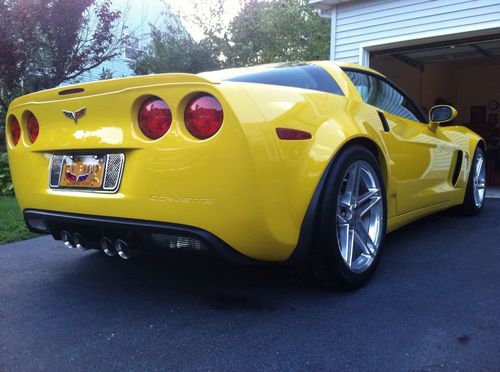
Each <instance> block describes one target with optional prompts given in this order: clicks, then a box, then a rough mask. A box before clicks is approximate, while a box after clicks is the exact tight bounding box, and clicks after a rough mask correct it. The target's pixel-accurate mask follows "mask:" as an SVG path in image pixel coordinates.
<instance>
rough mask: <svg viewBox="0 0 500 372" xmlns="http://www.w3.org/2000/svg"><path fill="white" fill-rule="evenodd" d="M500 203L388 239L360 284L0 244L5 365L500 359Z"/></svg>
mask: <svg viewBox="0 0 500 372" xmlns="http://www.w3.org/2000/svg"><path fill="white" fill-rule="evenodd" d="M499 237H500V200H493V199H489V200H487V205H486V207H485V210H484V213H483V214H482V215H481V216H480V217H477V218H462V217H453V216H449V215H438V216H434V217H430V218H427V219H425V220H422V221H420V222H417V223H415V224H413V225H411V226H408V227H406V228H403V229H401V230H399V231H397V232H395V233H393V234H391V235H390V236H389V237H388V240H387V245H386V250H385V252H384V257H383V259H382V262H381V265H380V268H379V271H378V273H377V275H376V276H375V277H374V280H373V281H372V282H371V283H370V284H369V285H367V286H366V287H364V288H362V289H361V290H358V291H356V292H352V293H338V292H330V291H326V290H321V289H316V288H309V287H307V286H304V285H301V284H300V283H298V282H297V281H296V280H295V279H294V277H293V275H292V274H291V273H290V272H289V270H288V269H284V268H279V267H271V268H270V267H261V268H241V267H234V266H227V265H224V264H221V263H218V262H215V261H213V260H202V259H185V258H178V257H176V258H172V257H168V256H161V257H143V258H138V259H137V260H135V261H133V262H132V261H131V262H124V261H121V260H119V259H117V258H116V259H114V258H108V257H105V256H104V255H103V254H100V253H98V252H85V253H81V252H78V251H70V250H68V249H66V248H64V247H63V245H62V243H60V242H54V241H53V240H52V239H51V238H39V239H34V240H30V241H26V242H20V243H15V244H9V245H4V246H1V247H0V370H22V371H25V370H35V369H36V370H38V369H46V370H73V371H75V370H88V369H99V370H104V369H113V370H115V369H128V370H145V369H147V370H160V369H161V370H166V369H171V370H172V369H173V370H248V371H254V370H262V369H265V370H284V369H287V370H288V369H293V370H311V371H316V370H326V369H357V370H361V369H362V370H383V369H397V370H400V369H404V370H408V369H411V370H456V369H458V370H471V369H473V370H478V369H483V370H492V369H498V368H500V241H499Z"/></svg>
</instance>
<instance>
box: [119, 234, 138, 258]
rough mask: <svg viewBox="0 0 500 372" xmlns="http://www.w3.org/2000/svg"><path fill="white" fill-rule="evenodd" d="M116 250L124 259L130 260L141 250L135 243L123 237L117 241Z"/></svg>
mask: <svg viewBox="0 0 500 372" xmlns="http://www.w3.org/2000/svg"><path fill="white" fill-rule="evenodd" d="M115 251H116V253H118V256H120V257H121V258H123V259H124V260H129V259H131V258H132V257H135V256H137V255H138V254H139V251H138V250H137V249H136V248H135V247H134V246H133V245H131V244H129V243H127V242H126V241H125V240H122V239H118V240H116V241H115Z"/></svg>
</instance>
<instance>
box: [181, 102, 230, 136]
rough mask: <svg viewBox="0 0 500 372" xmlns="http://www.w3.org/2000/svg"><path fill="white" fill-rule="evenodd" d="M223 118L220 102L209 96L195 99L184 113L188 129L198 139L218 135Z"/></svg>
mask: <svg viewBox="0 0 500 372" xmlns="http://www.w3.org/2000/svg"><path fill="white" fill-rule="evenodd" d="M223 118H224V114H223V112H222V106H221V105H220V103H219V101H217V99H216V98H215V97H213V96H209V95H203V96H198V97H195V98H194V99H193V100H192V101H191V102H190V103H189V104H188V106H187V108H186V112H185V113H184V122H185V123H186V128H187V129H188V131H189V133H191V134H192V135H193V136H195V137H196V138H198V139H207V138H210V137H212V136H213V135H214V134H215V133H217V132H218V131H219V129H220V127H221V126H222V119H223Z"/></svg>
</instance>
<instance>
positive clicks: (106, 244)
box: [61, 230, 140, 260]
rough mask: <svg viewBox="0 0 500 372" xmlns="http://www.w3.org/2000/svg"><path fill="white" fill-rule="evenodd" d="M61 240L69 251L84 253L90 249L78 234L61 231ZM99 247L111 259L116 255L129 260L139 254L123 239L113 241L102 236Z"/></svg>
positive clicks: (134, 246) (135, 247)
mask: <svg viewBox="0 0 500 372" xmlns="http://www.w3.org/2000/svg"><path fill="white" fill-rule="evenodd" d="M61 240H62V241H63V243H64V245H65V246H66V247H67V248H69V249H75V248H77V249H79V250H81V251H86V250H89V249H90V248H91V246H90V244H88V242H87V240H86V239H85V238H84V237H83V235H82V234H80V233H73V234H71V233H70V232H68V231H66V230H63V231H61ZM91 243H92V242H91ZM92 244H93V246H94V245H95V244H94V243H92ZM99 246H100V247H101V250H102V251H103V252H104V254H106V255H107V256H110V257H112V256H115V255H118V256H119V257H121V258H122V259H124V260H129V259H131V258H132V257H135V256H138V255H139V253H140V250H138V249H137V246H136V244H133V243H131V242H129V241H125V240H124V239H117V240H115V241H113V240H111V239H110V238H108V237H106V236H103V237H102V238H101V239H100V240H99Z"/></svg>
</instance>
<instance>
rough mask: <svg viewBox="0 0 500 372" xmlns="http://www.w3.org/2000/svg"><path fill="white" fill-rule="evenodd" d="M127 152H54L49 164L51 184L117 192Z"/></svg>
mask: <svg viewBox="0 0 500 372" xmlns="http://www.w3.org/2000/svg"><path fill="white" fill-rule="evenodd" d="M124 163H125V155H124V154H123V153H112V154H61V155H59V154H53V155H52V157H51V161H50V165H49V187H50V188H51V189H53V190H65V191H73V190H75V191H87V192H105V193H114V192H116V191H117V190H118V188H119V186H120V183H121V178H122V173H123V167H124Z"/></svg>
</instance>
